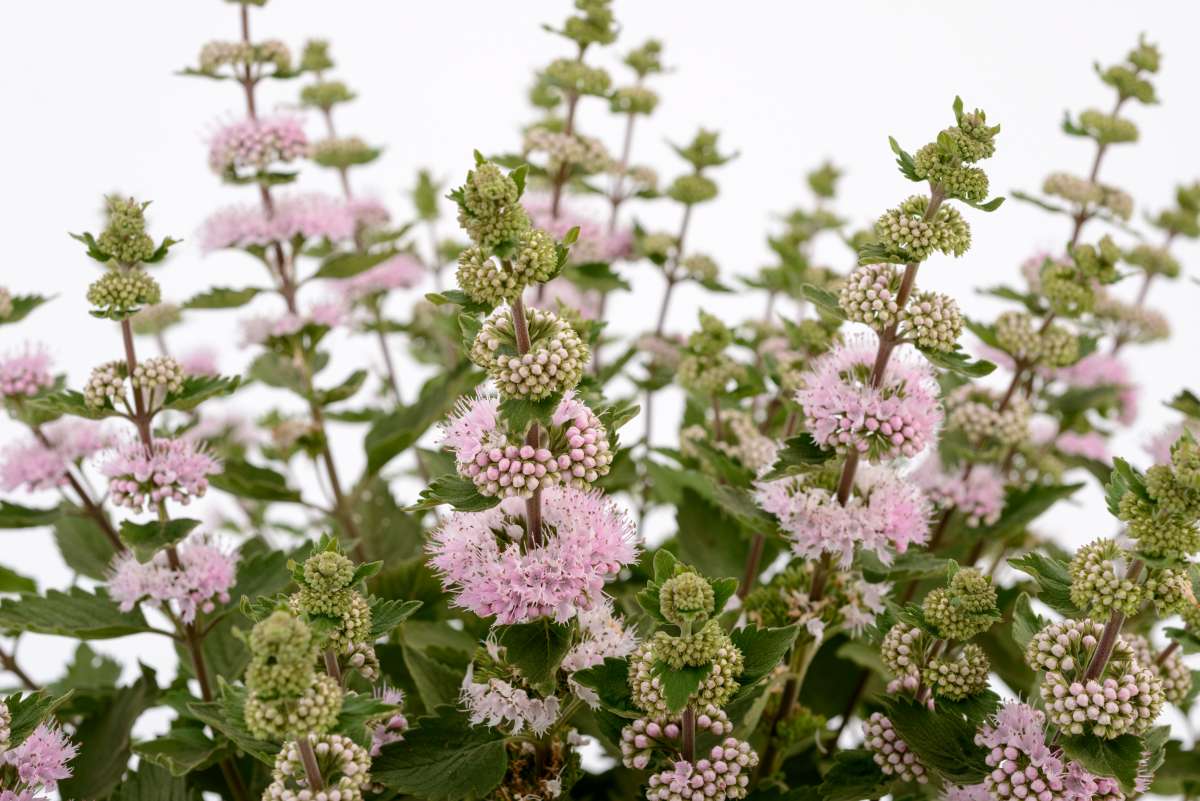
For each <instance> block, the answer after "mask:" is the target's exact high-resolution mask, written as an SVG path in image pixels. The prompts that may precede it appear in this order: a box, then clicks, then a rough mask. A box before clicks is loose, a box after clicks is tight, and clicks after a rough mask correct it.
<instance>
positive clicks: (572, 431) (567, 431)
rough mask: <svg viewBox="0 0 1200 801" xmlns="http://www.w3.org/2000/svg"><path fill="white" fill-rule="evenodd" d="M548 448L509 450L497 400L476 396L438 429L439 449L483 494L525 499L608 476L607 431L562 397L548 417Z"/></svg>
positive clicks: (571, 395)
mask: <svg viewBox="0 0 1200 801" xmlns="http://www.w3.org/2000/svg"><path fill="white" fill-rule="evenodd" d="M550 422H551V424H552V426H553V429H552V430H551V431H550V432H549V434H550V447H549V448H534V447H533V446H531V445H528V444H521V445H514V444H512V443H510V442H509V434H508V432H507V430H506V429H505V426H504V421H503V420H502V419H501V417H500V401H499V400H498V399H497V398H495V397H494V396H487V395H477V396H476V397H474V398H470V399H463V400H461V401H459V404H458V407H457V408H456V409H455V412H454V414H453V415H452V416H451V417H450V419H449V420H448V421H447V422H446V424H445V425H444V426H443V429H442V446H443V447H446V448H449V449H450V450H452V451H453V452H454V454H455V457H456V458H457V461H458V469H459V473H460V474H462V476H463V477H464V478H469V479H471V480H472V481H473V482H475V486H476V487H478V488H479V491H480V493H481V494H483V495H488V496H495V495H499V496H501V497H511V496H516V495H529V494H531V493H532V492H533V491H534V490H536V489H538V488H539V487H542V488H545V487H549V486H553V485H555V484H560V483H565V484H568V485H571V486H575V487H577V488H579V489H585V488H586V487H587V486H588V485H589V484H590V483H591V482H593V481H595V480H596V479H597V478H598V477H599V476H601V475H603V474H604V473H607V472H608V466H609V464H610V463H611V462H612V454H611V453H610V452H609V444H608V432H607V431H605V429H604V426H603V424H602V423H601V422H600V419H599V418H597V417H596V415H595V414H593V413H592V411H591V410H590V409H589V408H588V407H587V406H586V405H584V404H583V403H582V402H581V401H579V400H578V399H577V398H576V397H575V394H574V393H573V392H567V393H566V394H565V395H564V396H563V399H562V401H561V402H560V403H559V404H558V406H557V408H556V409H555V410H554V413H553V414H552V415H551V418H550Z"/></svg>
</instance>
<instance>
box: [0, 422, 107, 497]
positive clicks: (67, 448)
mask: <svg viewBox="0 0 1200 801" xmlns="http://www.w3.org/2000/svg"><path fill="white" fill-rule="evenodd" d="M42 433H43V435H44V436H45V438H46V442H45V443H43V442H41V441H39V440H36V439H31V440H29V441H27V442H21V441H17V442H12V443H9V444H8V445H7V446H5V448H4V451H3V453H2V454H0V489H3V490H5V491H6V492H11V491H12V490H15V489H17V488H18V487H23V488H24V489H25V490H26V491H27V492H38V491H39V490H50V489H56V488H57V487H60V486H62V485H63V484H65V483H66V482H67V471H68V469H69V468H70V466H71V465H72V464H73V463H74V462H76V461H78V460H79V459H84V458H86V457H88V456H91V455H92V454H94V453H96V452H97V451H101V450H103V449H104V448H107V447H108V446H109V444H110V440H109V437H108V435H107V434H106V433H105V432H104V429H103V427H102V426H101V425H100V424H99V423H96V422H93V421H91V420H81V419H79V418H67V417H64V418H62V419H61V420H56V421H54V422H53V423H50V424H48V425H46V426H44V427H43V428H42Z"/></svg>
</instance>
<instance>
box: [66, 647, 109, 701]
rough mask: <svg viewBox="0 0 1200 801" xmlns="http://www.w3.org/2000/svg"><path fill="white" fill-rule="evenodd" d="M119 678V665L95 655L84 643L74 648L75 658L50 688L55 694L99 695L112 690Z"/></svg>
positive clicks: (107, 657)
mask: <svg viewBox="0 0 1200 801" xmlns="http://www.w3.org/2000/svg"><path fill="white" fill-rule="evenodd" d="M120 678H121V664H120V663H119V662H117V660H115V659H113V658H112V657H110V656H105V655H102V654H98V653H96V652H95V651H94V650H92V647H91V646H90V645H88V644H87V643H86V642H81V643H79V645H78V646H77V647H76V648H75V658H74V659H72V660H71V663H70V664H69V665H67V671H66V673H64V674H63V676H62V678H60V679H59V680H58V681H56V682H54V684H53V685H51V688H52V689H53V691H54V692H55V693H65V692H69V691H71V690H80V691H82V692H86V693H101V692H104V691H106V690H112V689H114V688H115V687H116V686H117V682H118V681H119V680H120Z"/></svg>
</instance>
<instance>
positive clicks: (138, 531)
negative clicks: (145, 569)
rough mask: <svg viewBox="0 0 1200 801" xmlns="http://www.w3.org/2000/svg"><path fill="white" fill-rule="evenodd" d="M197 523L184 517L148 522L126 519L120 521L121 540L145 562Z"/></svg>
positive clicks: (185, 534) (197, 521)
mask: <svg viewBox="0 0 1200 801" xmlns="http://www.w3.org/2000/svg"><path fill="white" fill-rule="evenodd" d="M198 525H200V521H199V520H189V519H187V518H186V517H182V518H178V519H175V520H165V521H160V520H152V521H150V522H149V523H134V522H132V521H130V520H126V521H124V522H122V523H121V540H122V541H123V542H124V543H125V544H126V545H128V546H129V547H130V548H132V549H133V553H134V555H136V556H137V558H138V561H139V562H147V561H149V560H150V558H151V557H153V556H154V554H155V553H157V552H158V551H159V550H160V549H162V548H166V547H167V546H168V545H174V544H175V543H177V542H179V541H180V540H182V539H183V538H184V537H186V536H187V535H188V534H189V533H190V532H191V531H192V529H194V528H195V527H196V526H198Z"/></svg>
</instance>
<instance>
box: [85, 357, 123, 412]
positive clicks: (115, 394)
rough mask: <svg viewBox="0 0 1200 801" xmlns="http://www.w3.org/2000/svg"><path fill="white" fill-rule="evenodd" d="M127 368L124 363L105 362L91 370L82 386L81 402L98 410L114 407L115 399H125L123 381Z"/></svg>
mask: <svg viewBox="0 0 1200 801" xmlns="http://www.w3.org/2000/svg"><path fill="white" fill-rule="evenodd" d="M128 375H129V368H128V366H127V365H126V364H125V362H106V363H104V364H102V365H100V366H99V367H94V368H92V374H91V375H90V376H88V380H87V383H86V384H84V385H83V401H84V403H86V404H87V405H88V406H91V407H92V408H94V409H98V408H101V407H105V406H111V405H114V404H115V402H116V399H117V398H124V397H125V379H126V378H127V377H128Z"/></svg>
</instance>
